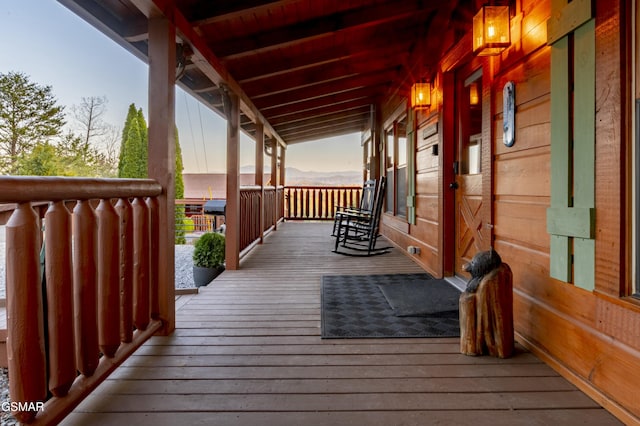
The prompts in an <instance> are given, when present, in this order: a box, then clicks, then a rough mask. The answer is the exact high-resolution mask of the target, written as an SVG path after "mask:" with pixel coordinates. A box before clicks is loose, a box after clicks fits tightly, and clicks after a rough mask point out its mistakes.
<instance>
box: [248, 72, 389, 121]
mask: <svg viewBox="0 0 640 426" xmlns="http://www.w3.org/2000/svg"><path fill="white" fill-rule="evenodd" d="M397 72H398V70H397V69H390V70H384V71H382V72H373V73H369V74H364V75H357V76H349V77H347V78H343V79H339V80H335V81H332V82H328V83H322V84H319V85H316V86H311V87H306V88H302V89H294V90H290V91H286V92H282V93H278V94H271V95H267V96H254V102H255V103H256V105H257V106H258V108H260V109H262V110H265V111H268V110H269V109H272V108H275V107H278V106H282V105H287V104H295V103H302V102H306V101H308V100H311V99H316V98H325V99H326V98H328V97H330V96H332V95H340V94H341V93H345V94H346V97H347V98H352V97H351V95H350V94H349V92H354V91H357V90H358V89H361V88H365V89H368V88H369V86H378V85H383V84H390V83H391V82H392V81H393V79H394V77H396V75H397ZM342 99H344V98H342Z"/></svg>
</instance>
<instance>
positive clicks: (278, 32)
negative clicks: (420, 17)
mask: <svg viewBox="0 0 640 426" xmlns="http://www.w3.org/2000/svg"><path fill="white" fill-rule="evenodd" d="M426 3H428V5H426ZM437 7H438V3H437V2H424V1H422V0H404V1H401V2H397V1H393V2H387V3H381V4H376V5H373V6H365V7H361V8H358V9H354V10H348V11H346V12H341V13H335V14H330V15H326V16H322V17H319V18H315V19H311V20H308V21H302V22H296V23H295V24H293V25H288V26H285V27H282V28H275V29H272V30H267V31H261V32H254V33H247V34H246V35H245V37H237V36H236V37H230V38H227V39H222V40H216V41H215V42H212V43H211V45H210V47H211V49H212V50H213V51H214V52H216V54H217V55H218V57H220V58H233V57H238V56H242V55H246V54H252V55H253V54H255V53H256V52H260V51H265V50H267V51H268V50H273V49H281V48H286V47H288V46H291V45H294V44H298V43H300V42H301V41H304V40H309V39H312V40H313V39H317V38H319V37H326V36H327V35H330V36H333V35H334V34H336V33H339V32H342V31H349V32H357V31H361V30H362V29H364V28H367V27H372V26H376V25H382V24H392V23H394V22H395V21H398V20H401V19H406V18H411V17H413V18H415V16H416V15H417V14H421V13H422V14H424V13H428V12H432V11H433V10H435V9H436V8H437Z"/></svg>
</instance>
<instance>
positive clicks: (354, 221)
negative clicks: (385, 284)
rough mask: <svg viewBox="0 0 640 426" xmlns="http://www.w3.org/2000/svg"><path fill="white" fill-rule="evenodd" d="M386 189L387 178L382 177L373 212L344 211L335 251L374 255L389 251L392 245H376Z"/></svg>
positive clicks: (356, 254) (337, 231) (354, 254)
mask: <svg viewBox="0 0 640 426" xmlns="http://www.w3.org/2000/svg"><path fill="white" fill-rule="evenodd" d="M385 189H386V182H385V178H384V177H381V178H380V182H379V183H378V187H377V190H376V195H375V198H374V204H373V210H372V211H371V213H359V212H348V211H345V212H342V214H341V215H340V218H339V219H338V221H337V222H338V223H337V230H336V233H335V235H336V241H335V247H334V250H333V252H334V253H338V254H342V255H345V256H374V255H380V254H385V253H389V250H390V249H391V248H392V247H376V243H377V240H378V236H379V233H378V232H379V230H380V215H381V214H382V205H383V203H384V194H385Z"/></svg>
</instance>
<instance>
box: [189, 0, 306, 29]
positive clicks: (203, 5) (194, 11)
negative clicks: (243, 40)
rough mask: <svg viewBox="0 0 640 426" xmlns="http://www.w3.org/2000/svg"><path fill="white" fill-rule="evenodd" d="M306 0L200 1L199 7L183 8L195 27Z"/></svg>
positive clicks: (261, 12) (260, 12)
mask: <svg viewBox="0 0 640 426" xmlns="http://www.w3.org/2000/svg"><path fill="white" fill-rule="evenodd" d="M303 1H304V0H288V1H283V0H216V1H207V2H198V4H197V6H198V7H197V8H196V7H191V8H189V9H186V8H183V10H182V13H183V14H184V15H185V17H186V18H187V19H188V20H189V22H190V23H191V25H193V26H194V27H202V26H206V25H212V24H217V23H219V22H224V21H227V20H229V19H234V18H238V17H242V16H246V15H247V14H258V15H260V14H263V13H265V12H267V11H268V10H269V8H271V7H273V6H281V7H283V6H284V5H291V4H294V3H302V2H303Z"/></svg>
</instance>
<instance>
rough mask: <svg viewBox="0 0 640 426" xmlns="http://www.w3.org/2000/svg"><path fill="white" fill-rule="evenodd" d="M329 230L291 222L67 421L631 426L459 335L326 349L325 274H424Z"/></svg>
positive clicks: (538, 366)
mask: <svg viewBox="0 0 640 426" xmlns="http://www.w3.org/2000/svg"><path fill="white" fill-rule="evenodd" d="M329 231H330V227H329V225H326V224H299V223H286V224H283V225H282V226H280V227H279V228H278V231H276V232H273V233H271V234H270V236H269V237H268V238H266V240H265V243H264V244H262V245H260V246H258V247H257V248H256V249H255V250H253V251H252V252H251V253H250V254H249V255H248V256H247V257H245V258H244V259H243V260H242V262H241V267H242V269H241V270H239V271H225V272H224V273H223V274H222V275H221V276H219V277H218V278H217V279H216V280H215V282H214V283H213V284H211V285H209V286H208V287H205V288H202V289H201V292H200V294H198V295H186V296H181V297H180V299H179V300H178V302H179V303H178V304H177V309H178V310H177V312H176V321H177V330H176V332H175V333H174V334H173V335H172V336H167V337H154V338H152V339H151V340H150V341H149V342H147V343H146V344H145V345H144V346H143V347H142V348H140V350H139V351H137V352H136V354H134V355H133V356H132V357H131V358H130V359H129V360H127V361H126V362H125V364H124V365H123V366H121V367H120V368H118V369H117V370H116V371H115V372H114V373H113V374H112V376H111V377H110V378H109V379H108V380H107V381H106V382H104V383H103V384H102V385H101V386H100V387H98V389H96V391H95V392H93V394H92V395H91V396H90V397H89V398H88V399H87V400H85V401H84V402H83V403H81V404H80V405H79V406H78V407H77V408H76V410H75V411H74V412H73V413H72V414H71V415H70V416H68V417H67V419H66V420H65V422H64V423H63V424H66V425H75V424H92V425H117V426H121V425H122V424H136V425H153V426H164V425H169V424H171V425H173V424H188V425H210V424H215V425H238V426H241V425H256V424H263V425H283V426H286V425H301V424H305V425H347V424H348V425H364V424H366V425H390V424H406V425H423V424H443V425H467V424H468V425H474V426H478V425H489V424H490V425H547V424H585V425H609V424H610V425H614V424H620V423H619V422H618V421H617V420H616V419H615V418H613V417H612V416H611V415H610V414H609V413H607V412H606V411H605V410H604V409H602V408H600V407H599V406H598V405H597V404H595V403H594V402H593V401H592V400H591V399H589V398H588V397H587V396H585V395H584V394H583V393H581V392H580V391H578V390H577V389H576V388H575V387H574V386H573V385H571V384H570V383H568V382H567V381H566V380H564V379H563V378H561V377H560V376H559V375H558V374H557V373H555V372H554V371H553V370H552V369H551V368H550V367H548V366H547V365H545V364H544V363H542V362H541V361H540V360H539V359H537V358H536V357H535V356H533V355H532V354H530V353H528V352H526V351H524V350H523V349H522V348H520V347H518V349H517V352H516V355H515V356H514V357H512V358H510V359H506V360H500V359H497V358H492V357H468V356H464V355H461V354H460V353H459V342H458V339H457V338H436V339H419V338H412V339H345V340H339V339H328V340H323V339H321V338H320V288H321V277H322V275H323V274H335V275H340V274H375V273H379V274H387V273H416V272H422V270H421V269H420V268H419V267H418V266H417V265H416V264H415V263H413V262H412V261H411V260H410V259H409V258H408V257H407V256H405V255H404V254H402V253H400V252H399V251H398V249H394V250H392V252H391V253H390V254H387V255H384V256H377V257H371V258H364V259H363V258H351V257H344V256H339V255H336V254H334V253H331V251H330V248H331V239H330V237H329V236H328V234H329Z"/></svg>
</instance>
